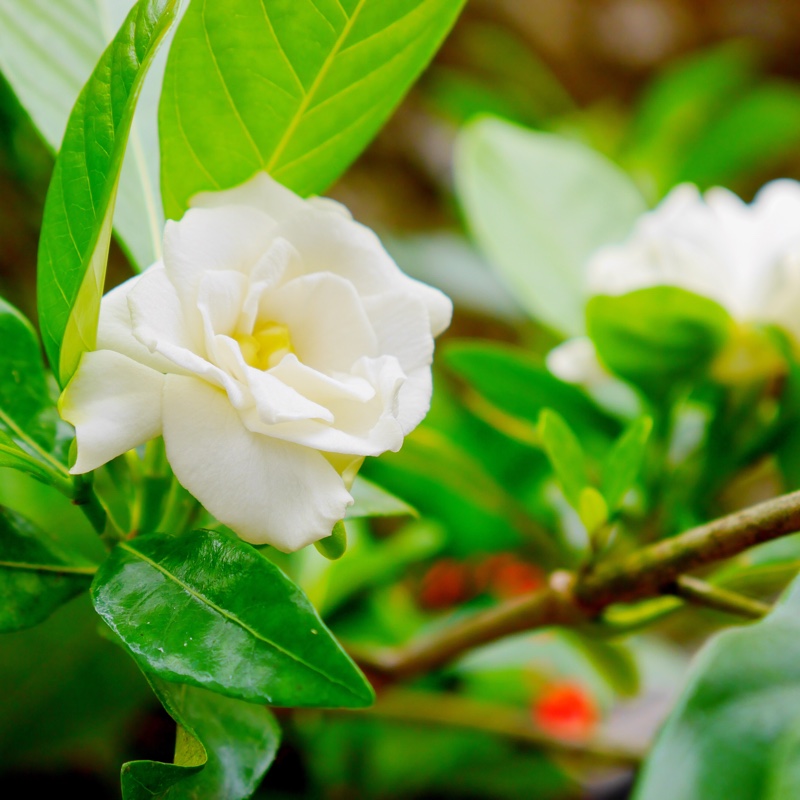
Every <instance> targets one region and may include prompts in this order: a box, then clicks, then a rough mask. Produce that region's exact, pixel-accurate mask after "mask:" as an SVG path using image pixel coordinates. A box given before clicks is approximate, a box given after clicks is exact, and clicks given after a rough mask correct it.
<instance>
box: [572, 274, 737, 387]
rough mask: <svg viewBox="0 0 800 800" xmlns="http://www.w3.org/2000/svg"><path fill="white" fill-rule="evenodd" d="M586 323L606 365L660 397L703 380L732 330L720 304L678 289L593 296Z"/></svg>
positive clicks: (663, 288) (640, 290) (726, 313)
mask: <svg viewBox="0 0 800 800" xmlns="http://www.w3.org/2000/svg"><path fill="white" fill-rule="evenodd" d="M586 324H587V327H588V330H589V336H591V338H592V340H593V341H594V345H595V347H596V348H597V353H598V355H599V356H600V359H601V360H602V361H603V363H604V364H605V365H606V366H607V367H608V368H609V369H610V370H611V371H612V372H615V373H616V374H617V375H619V376H620V377H621V378H624V379H625V380H627V381H630V382H631V383H633V384H635V385H636V386H639V387H640V388H641V389H642V390H644V391H645V392H647V393H648V394H649V395H651V396H653V397H655V398H663V397H665V396H666V395H668V394H670V393H671V392H673V391H675V390H676V388H677V389H680V387H681V386H685V385H686V384H687V383H691V382H692V381H693V380H696V379H698V378H700V377H702V376H703V374H704V373H705V371H706V370H707V369H708V366H709V364H710V363H711V360H712V359H713V358H714V356H715V355H716V354H717V353H718V352H719V351H720V349H721V348H722V346H723V345H724V344H725V341H726V340H727V338H728V336H729V334H730V331H731V327H732V321H731V318H730V316H729V315H728V312H727V311H725V309H724V308H722V306H720V305H719V304H718V303H715V302H714V301H713V300H710V299H709V298H707V297H700V296H699V295H696V294H693V293H692V292H688V291H686V290H685V289H679V288H678V287H676V286H655V287H652V288H649V289H639V290H637V291H634V292H630V293H629V294H624V295H619V296H613V297H612V296H606V295H598V296H596V297H593V298H592V299H591V300H590V301H589V303H588V305H587V307H586Z"/></svg>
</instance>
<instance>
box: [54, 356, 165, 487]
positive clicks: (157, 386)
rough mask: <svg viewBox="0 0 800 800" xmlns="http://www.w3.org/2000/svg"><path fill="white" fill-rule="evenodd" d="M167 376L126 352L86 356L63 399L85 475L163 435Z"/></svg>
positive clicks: (77, 465) (78, 469)
mask: <svg viewBox="0 0 800 800" xmlns="http://www.w3.org/2000/svg"><path fill="white" fill-rule="evenodd" d="M163 387H164V376H163V375H162V374H161V373H160V372H157V371H155V370H153V369H150V368H149V367H145V366H143V365H142V364H140V363H138V362H137V361H133V360H132V359H130V358H128V357H127V356H124V355H122V354H121V353H116V352H113V351H111V350H95V351H92V352H89V353H84V354H83V357H82V358H81V361H80V364H79V365H78V370H77V372H76V373H75V375H74V376H73V378H72V380H71V381H70V382H69V384H68V385H67V388H66V389H65V390H64V393H63V395H62V396H61V401H60V403H59V410H60V412H61V416H62V417H63V418H64V419H65V420H67V422H69V423H71V424H72V425H74V426H75V430H76V435H77V439H78V458H77V461H76V462H75V465H74V466H73V467H72V469H71V470H70V472H72V473H74V474H81V473H84V472H89V471H91V470H93V469H96V468H97V467H99V466H102V465H103V464H105V463H106V462H108V461H110V460H111V459H112V458H116V457H117V456H118V455H121V454H122V453H125V452H127V451H128V450H131V449H133V448H134V447H138V446H139V445H140V444H143V443H144V442H147V441H149V440H150V439H153V438H154V437H156V436H158V435H160V433H161V397H162V390H163Z"/></svg>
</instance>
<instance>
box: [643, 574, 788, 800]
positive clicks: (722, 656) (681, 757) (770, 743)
mask: <svg viewBox="0 0 800 800" xmlns="http://www.w3.org/2000/svg"><path fill="white" fill-rule="evenodd" d="M798 723H800V580H795V582H794V583H793V584H792V586H791V587H790V588H789V590H788V591H787V593H786V595H785V596H784V599H783V600H782V602H781V603H780V604H779V605H778V606H777V607H776V609H775V610H774V611H773V612H772V613H771V614H770V615H769V616H767V617H765V618H764V619H763V620H762V621H761V622H758V623H755V624H753V625H749V626H747V627H744V628H738V629H733V630H728V631H724V632H723V633H721V634H719V635H717V636H715V637H714V638H713V639H712V640H711V641H710V642H709V643H708V644H707V645H706V646H705V648H704V649H703V650H702V652H701V653H700V655H699V656H698V657H697V660H696V661H695V663H694V665H693V667H692V671H691V675H690V678H689V681H688V684H687V686H686V688H685V690H684V692H683V695H682V697H681V698H680V700H679V701H678V703H677V705H676V706H675V708H674V710H673V711H672V713H671V714H670V716H669V719H668V720H667V722H666V724H665V725H664V727H663V729H662V731H661V733H660V735H659V737H658V739H657V741H656V745H655V747H654V749H653V751H652V754H651V756H650V758H649V759H648V761H647V763H646V764H645V768H644V771H643V773H642V775H641V779H640V781H639V785H638V791H637V793H636V795H635V797H636V798H637V800H662V798H663V800H674V798H678V797H679V798H681V800H752V799H753V798H763V797H770V798H772V797H773V796H774V795H768V794H766V793H765V790H766V788H767V786H768V785H769V782H770V781H774V780H775V778H774V777H772V776H771V775H770V770H771V768H772V764H773V760H774V759H775V757H776V753H777V752H778V751H780V750H781V748H783V747H784V746H785V741H786V740H785V738H784V737H786V736H789V735H794V734H792V733H790V732H791V731H796V728H797V725H798ZM792 796H793V794H791V793H790V794H788V795H781V797H787V798H788V797H792Z"/></svg>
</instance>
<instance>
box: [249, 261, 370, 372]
mask: <svg viewBox="0 0 800 800" xmlns="http://www.w3.org/2000/svg"><path fill="white" fill-rule="evenodd" d="M260 317H261V319H264V320H267V319H269V320H274V321H276V322H280V323H282V324H284V325H286V326H287V327H288V329H289V334H290V336H291V340H292V345H293V347H294V351H295V352H296V353H297V357H298V358H299V359H300V361H302V362H303V363H304V364H308V365H309V366H310V367H313V368H314V369H318V370H320V371H324V372H329V373H330V372H334V371H341V372H346V371H348V370H349V369H350V368H351V367H352V365H353V363H354V362H355V361H356V360H357V359H359V358H360V357H361V356H364V355H366V356H376V355H378V352H379V351H378V342H377V339H376V336H375V331H374V330H373V328H372V325H371V324H370V321H369V318H368V317H367V314H366V312H365V310H364V306H363V304H362V302H361V298H360V297H359V296H358V293H357V292H356V290H355V287H354V286H353V285H352V284H351V283H350V282H349V281H346V280H345V279H344V278H342V277H340V276H339V275H335V274H332V273H327V272H324V273H314V274H312V275H304V276H303V277H301V278H296V279H295V280H292V281H289V282H288V283H286V284H284V285H283V286H281V287H280V289H278V290H277V291H275V292H269V293H266V294H265V295H264V296H263V298H262V301H261V307H260Z"/></svg>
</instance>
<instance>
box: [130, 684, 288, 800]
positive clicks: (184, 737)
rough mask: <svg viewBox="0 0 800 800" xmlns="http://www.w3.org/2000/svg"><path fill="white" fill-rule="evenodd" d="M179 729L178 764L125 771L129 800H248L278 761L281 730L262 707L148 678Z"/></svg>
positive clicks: (139, 764)
mask: <svg viewBox="0 0 800 800" xmlns="http://www.w3.org/2000/svg"><path fill="white" fill-rule="evenodd" d="M145 677H147V679H148V681H149V682H150V685H151V687H152V689H153V691H154V692H155V693H156V696H157V697H158V699H159V700H160V701H161V703H162V704H163V706H164V708H166V709H167V711H168V712H169V714H170V716H171V717H172V718H173V719H174V720H175V722H177V723H178V726H179V727H178V735H177V742H176V746H175V763H174V764H164V763H161V762H158V761H131V762H128V763H127V764H124V765H123V767H122V796H123V798H124V800H158V798H167V797H169V798H170V800H192V799H193V798H202V800H245V798H248V797H250V796H251V795H252V794H253V792H255V790H256V789H257V788H258V784H259V783H260V782H261V779H262V777H263V776H264V774H265V773H266V771H267V770H268V769H269V767H270V764H272V762H273V760H274V759H275V754H276V753H277V751H278V745H279V744H280V728H279V727H278V723H277V721H276V720H275V717H274V716H273V714H272V712H271V711H270V710H269V709H268V708H266V707H264V706H259V705H254V704H252V703H245V702H242V701H241V700H234V699H232V698H230V697H223V696H221V695H219V694H215V693H213V692H207V691H205V690H203V689H197V688H195V687H191V686H187V685H186V684H174V683H169V682H167V681H163V680H160V679H158V678H155V677H153V676H148V675H147V674H146V673H145Z"/></svg>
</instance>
